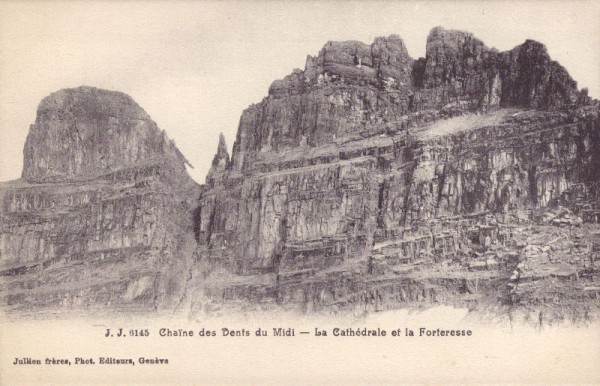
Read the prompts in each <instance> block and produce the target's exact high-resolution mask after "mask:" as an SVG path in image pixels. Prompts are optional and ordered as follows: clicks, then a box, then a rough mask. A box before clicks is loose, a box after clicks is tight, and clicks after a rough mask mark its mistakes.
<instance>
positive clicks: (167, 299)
mask: <svg viewBox="0 0 600 386" xmlns="http://www.w3.org/2000/svg"><path fill="white" fill-rule="evenodd" d="M185 163H186V161H185V158H184V157H183V156H182V155H181V154H180V153H179V151H178V150H177V149H176V147H175V146H174V144H173V143H172V142H171V141H170V140H168V139H167V138H166V136H165V135H164V133H163V132H161V131H160V130H158V128H157V127H156V125H155V124H154V123H153V122H152V121H151V119H150V118H149V117H148V116H147V114H145V113H144V112H143V110H141V109H140V108H139V107H138V106H137V105H136V104H135V103H134V102H133V101H132V100H131V99H130V98H129V97H126V96H124V95H123V94H120V93H113V92H107V91H102V90H97V89H90V88H81V89H75V90H63V91H60V92H58V93H55V94H53V95H51V96H49V97H48V98H47V99H45V100H44V101H42V103H41V104H40V108H39V109H38V117H37V119H36V123H35V124H34V125H32V128H31V131H30V134H29V137H28V140H27V144H26V148H25V167H24V171H23V179H21V180H18V181H14V182H10V183H5V184H2V185H1V186H0V199H1V202H2V212H1V213H0V215H1V218H2V226H1V228H0V242H1V244H0V252H1V253H2V255H0V278H1V284H2V286H3V287H2V288H3V292H2V296H3V298H2V299H3V302H4V304H5V305H6V307H7V309H9V310H14V311H18V312H23V310H31V309H36V307H42V306H44V307H46V306H60V307H63V308H65V307H66V308H68V309H71V308H87V309H94V308H102V309H106V308H110V309H113V310H114V309H126V310H132V309H136V310H138V309H139V310H146V311H147V310H149V309H169V310H174V309H178V310H187V311H191V313H192V315H196V314H197V313H200V312H207V313H228V312H232V311H240V310H242V311H246V310H255V309H263V310H264V309H266V310H269V309H278V310H279V309H291V310H296V311H302V312H323V313H351V314H361V313H364V312H370V311H380V310H386V309H392V308H399V307H426V306H430V305H434V304H446V305H456V306H460V307H467V308H469V309H471V310H480V311H481V313H482V314H487V313H489V312H492V313H494V314H496V315H502V316H505V317H506V318H507V320H510V321H513V320H518V319H521V320H526V321H535V323H547V322H553V321H556V320H565V319H572V320H578V321H580V320H589V319H591V318H596V317H598V315H600V314H599V312H598V311H599V309H600V307H599V306H600V303H599V300H598V299H599V297H600V295H599V293H600V290H599V289H598V288H599V287H598V277H599V272H600V243H599V242H598V240H600V224H599V221H600V104H599V103H598V101H595V100H592V99H591V98H590V97H589V96H588V95H587V90H585V89H584V90H582V91H579V90H578V89H577V85H576V83H575V82H574V81H573V79H571V77H570V76H569V74H568V73H567V71H566V70H565V69H564V68H563V67H561V66H560V65H559V64H558V63H556V62H554V61H552V60H551V59H550V58H549V55H548V53H547V51H546V48H545V47H544V46H543V45H542V44H540V43H537V42H534V41H530V40H527V41H526V42H525V43H524V44H522V45H520V46H518V47H515V48H514V49H512V50H510V51H506V52H498V51H497V50H495V49H493V48H488V47H486V46H485V44H484V43H483V42H481V41H480V40H479V39H477V38H476V37H474V36H473V35H472V34H470V33H467V32H462V31H450V30H444V29H443V28H440V27H437V28H434V29H433V30H432V31H431V33H430V35H429V37H428V39H427V46H426V56H425V58H419V59H416V60H415V59H413V58H411V57H410V56H409V55H408V52H407V50H406V47H405V45H404V43H403V41H402V39H401V38H400V37H398V36H395V35H392V36H389V37H385V38H377V39H375V41H374V42H373V43H372V44H370V45H369V44H364V43H360V42H356V41H347V42H329V43H327V44H326V45H325V46H324V47H323V49H322V50H321V51H320V52H319V53H318V54H317V55H316V56H314V57H312V56H309V57H308V58H307V60H306V64H305V68H304V70H299V69H297V70H294V71H293V72H292V73H291V74H290V75H288V76H287V77H285V78H284V79H281V80H277V81H275V82H273V84H272V85H271V86H270V88H269V94H268V96H267V97H266V98H264V99H263V101H262V102H260V103H258V104H255V105H252V106H250V107H249V108H248V109H247V110H245V111H244V112H243V114H242V116H241V118H240V123H239V128H238V132H237V137H236V139H235V143H234V145H233V152H232V154H231V158H230V156H229V153H228V151H227V146H226V145H225V138H224V137H223V136H222V135H221V136H220V138H219V145H218V148H217V153H216V155H215V157H214V159H213V163H212V166H211V169H210V171H209V173H208V175H207V178H206V184H204V185H202V186H199V187H198V186H196V185H195V184H194V183H193V182H192V181H191V180H190V179H189V177H188V176H187V174H186V173H185V166H184V165H185Z"/></svg>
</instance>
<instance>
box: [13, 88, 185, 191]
mask: <svg viewBox="0 0 600 386" xmlns="http://www.w3.org/2000/svg"><path fill="white" fill-rule="evenodd" d="M23 153H24V167H23V174H22V176H23V178H25V179H27V180H29V181H42V180H48V179H53V180H56V179H67V180H71V179H76V178H85V177H92V176H95V175H99V174H103V173H107V172H110V171H113V170H116V169H120V168H122V167H125V166H129V165H132V164H136V163H143V162H148V161H150V160H154V159H163V158H165V157H166V158H169V159H170V160H171V161H170V162H172V163H173V164H174V165H177V166H178V167H179V168H183V164H184V163H186V162H187V161H186V160H185V158H184V157H183V155H182V154H181V153H180V152H179V150H178V149H177V148H176V147H175V144H174V143H173V141H171V140H170V139H168V138H167V136H166V134H165V133H164V131H162V130H160V129H159V128H158V127H157V125H156V123H155V122H154V121H152V119H151V118H150V117H149V116H148V114H147V113H146V112H145V111H144V110H143V109H142V108H141V107H140V106H139V105H138V104H137V103H136V102H135V101H134V100H133V99H132V98H131V97H129V96H128V95H126V94H123V93H121V92H116V91H108V90H102V89H98V88H94V87H78V88H73V89H64V90H60V91H57V92H54V93H52V94H50V95H49V96H47V97H46V98H44V99H43V100H42V101H41V102H40V104H39V107H38V110H37V118H36V121H35V124H33V125H31V128H30V130H29V134H28V136H27V140H26V143H25V149H24V152H23Z"/></svg>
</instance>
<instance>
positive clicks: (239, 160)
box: [230, 27, 589, 171]
mask: <svg viewBox="0 0 600 386" xmlns="http://www.w3.org/2000/svg"><path fill="white" fill-rule="evenodd" d="M587 103H589V98H587V94H586V92H585V90H584V91H583V92H579V91H578V89H577V83H576V82H575V81H574V80H573V79H572V78H571V77H570V75H569V74H568V73H567V71H566V70H565V69H564V68H563V67H562V66H560V64H558V63H557V62H555V61H552V60H551V59H550V57H549V55H548V53H547V50H546V47H545V46H544V45H543V44H541V43H538V42H535V41H533V40H527V41H525V42H524V43H523V44H522V45H519V46H517V47H515V48H514V49H512V50H509V51H505V52H499V51H498V50H496V49H493V48H488V47H487V46H486V45H485V44H484V43H483V42H482V41H481V40H479V39H477V38H476V37H475V36H474V35H473V34H472V33H468V32H463V31H455V30H446V29H444V28H442V27H436V28H434V29H432V31H431V33H430V34H429V37H428V38H427V43H426V55H425V57H424V58H419V59H416V60H415V59H413V58H411V57H410V55H409V54H408V52H407V50H406V46H405V44H404V42H403V41H402V39H401V38H400V37H398V36H397V35H391V36H389V37H379V38H376V39H375V40H374V42H373V43H372V44H370V45H368V44H364V43H361V42H357V41H344V42H328V43H327V44H325V46H324V47H323V48H322V49H321V50H320V51H319V53H318V55H316V56H309V57H308V58H307V60H306V65H305V68H304V70H300V69H296V70H294V71H293V72H292V74H290V75H288V76H287V77H285V78H283V79H281V80H276V81H274V82H273V83H272V84H271V86H270V88H269V95H268V96H267V97H266V98H265V99H263V101H262V102H260V103H258V104H255V105H252V106H250V107H249V108H248V109H246V110H245V111H244V112H243V114H242V117H241V119H240V124H239V128H238V134H237V137H236V141H235V143H234V146H233V154H232V157H231V165H230V169H231V170H232V171H243V170H244V169H246V168H248V167H250V168H251V167H252V166H251V165H255V164H256V159H257V158H260V157H261V156H260V155H259V153H264V152H269V151H272V150H275V151H280V150H284V149H293V148H298V147H302V146H307V147H309V148H310V147H318V146H321V145H323V144H326V143H333V142H336V141H338V142H339V141H340V138H346V137H349V136H353V135H360V136H363V137H369V136H374V135H379V134H385V133H394V132H397V131H399V130H407V129H408V128H409V127H410V126H411V125H415V124H418V122H419V121H423V120H432V119H434V120H435V119H440V118H445V117H450V116H455V115H460V114H464V113H468V112H482V111H488V110H491V109H497V108H501V107H504V108H509V107H518V108H534V109H538V110H547V111H551V110H568V109H573V108H576V107H578V106H583V105H585V104H587Z"/></svg>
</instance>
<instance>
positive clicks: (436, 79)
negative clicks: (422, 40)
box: [424, 27, 493, 87]
mask: <svg viewBox="0 0 600 386" xmlns="http://www.w3.org/2000/svg"><path fill="white" fill-rule="evenodd" d="M490 56H493V53H492V51H491V50H490V49H489V48H487V47H486V46H485V44H483V42H482V41H481V40H479V39H477V38H475V37H474V36H473V34H471V33H469V32H464V31H456V30H445V29H444V28H442V27H436V28H433V29H432V30H431V32H430V33H429V37H428V38H427V47H426V64H425V79H426V81H425V84H424V85H425V86H426V87H436V86H442V85H447V84H452V83H453V82H455V81H456V80H462V79H465V78H467V77H471V76H474V75H475V76H483V75H484V74H483V72H484V71H485V70H487V69H488V67H490V64H491V63H490V62H491V61H490V60H489V59H490ZM482 70H483V71H482Z"/></svg>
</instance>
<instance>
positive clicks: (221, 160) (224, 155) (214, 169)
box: [206, 133, 229, 185]
mask: <svg viewBox="0 0 600 386" xmlns="http://www.w3.org/2000/svg"><path fill="white" fill-rule="evenodd" d="M228 167H229V152H227V144H226V143H225V136H224V135H223V133H220V134H219V146H218V147H217V154H215V156H214V157H213V161H212V166H211V167H210V170H209V171H208V175H207V176H206V183H207V184H209V185H214V183H215V182H216V181H217V180H219V179H220V177H221V176H222V174H223V173H224V172H225V171H226V170H227V168H228Z"/></svg>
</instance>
